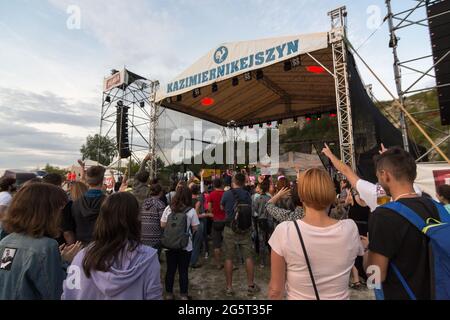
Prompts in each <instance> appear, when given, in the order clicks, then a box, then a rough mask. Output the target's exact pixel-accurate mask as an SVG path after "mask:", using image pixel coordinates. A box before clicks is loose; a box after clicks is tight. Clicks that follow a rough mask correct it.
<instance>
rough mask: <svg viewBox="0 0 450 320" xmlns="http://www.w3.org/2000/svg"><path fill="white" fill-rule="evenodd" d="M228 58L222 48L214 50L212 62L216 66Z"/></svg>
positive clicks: (225, 49) (224, 49) (224, 48)
mask: <svg viewBox="0 0 450 320" xmlns="http://www.w3.org/2000/svg"><path fill="white" fill-rule="evenodd" d="M227 57H228V49H227V48H226V47H224V46H222V47H220V48H219V49H217V50H216V52H215V53H214V62H215V63H217V64H221V63H222V62H224V61H225V60H226V59H227Z"/></svg>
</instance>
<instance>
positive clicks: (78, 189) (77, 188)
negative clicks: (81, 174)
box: [70, 181, 88, 201]
mask: <svg viewBox="0 0 450 320" xmlns="http://www.w3.org/2000/svg"><path fill="white" fill-rule="evenodd" d="M87 191H88V186H87V185H86V184H85V183H83V182H80V181H75V182H73V183H72V184H71V186H70V199H71V200H72V201H75V200H78V199H80V198H81V197H82V196H83V195H84V194H85V193H86V192H87Z"/></svg>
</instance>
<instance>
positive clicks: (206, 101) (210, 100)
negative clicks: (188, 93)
mask: <svg viewBox="0 0 450 320" xmlns="http://www.w3.org/2000/svg"><path fill="white" fill-rule="evenodd" d="M214 103H215V100H214V99H213V98H210V97H205V98H203V99H202V101H201V104H202V106H204V107H210V106H212V105H214Z"/></svg>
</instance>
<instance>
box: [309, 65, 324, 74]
mask: <svg viewBox="0 0 450 320" xmlns="http://www.w3.org/2000/svg"><path fill="white" fill-rule="evenodd" d="M306 71H308V72H311V73H316V74H322V73H325V69H324V68H323V67H321V66H307V67H306Z"/></svg>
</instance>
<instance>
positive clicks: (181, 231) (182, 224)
mask: <svg viewBox="0 0 450 320" xmlns="http://www.w3.org/2000/svg"><path fill="white" fill-rule="evenodd" d="M191 209H192V208H186V209H185V210H184V211H182V212H172V213H171V214H169V216H168V217H167V224H166V227H165V228H164V233H163V235H162V237H161V245H162V246H163V247H164V248H166V249H170V250H183V249H184V248H186V246H187V245H188V243H189V238H190V234H189V228H188V223H187V215H186V214H187V212H188V211H189V210H191Z"/></svg>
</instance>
